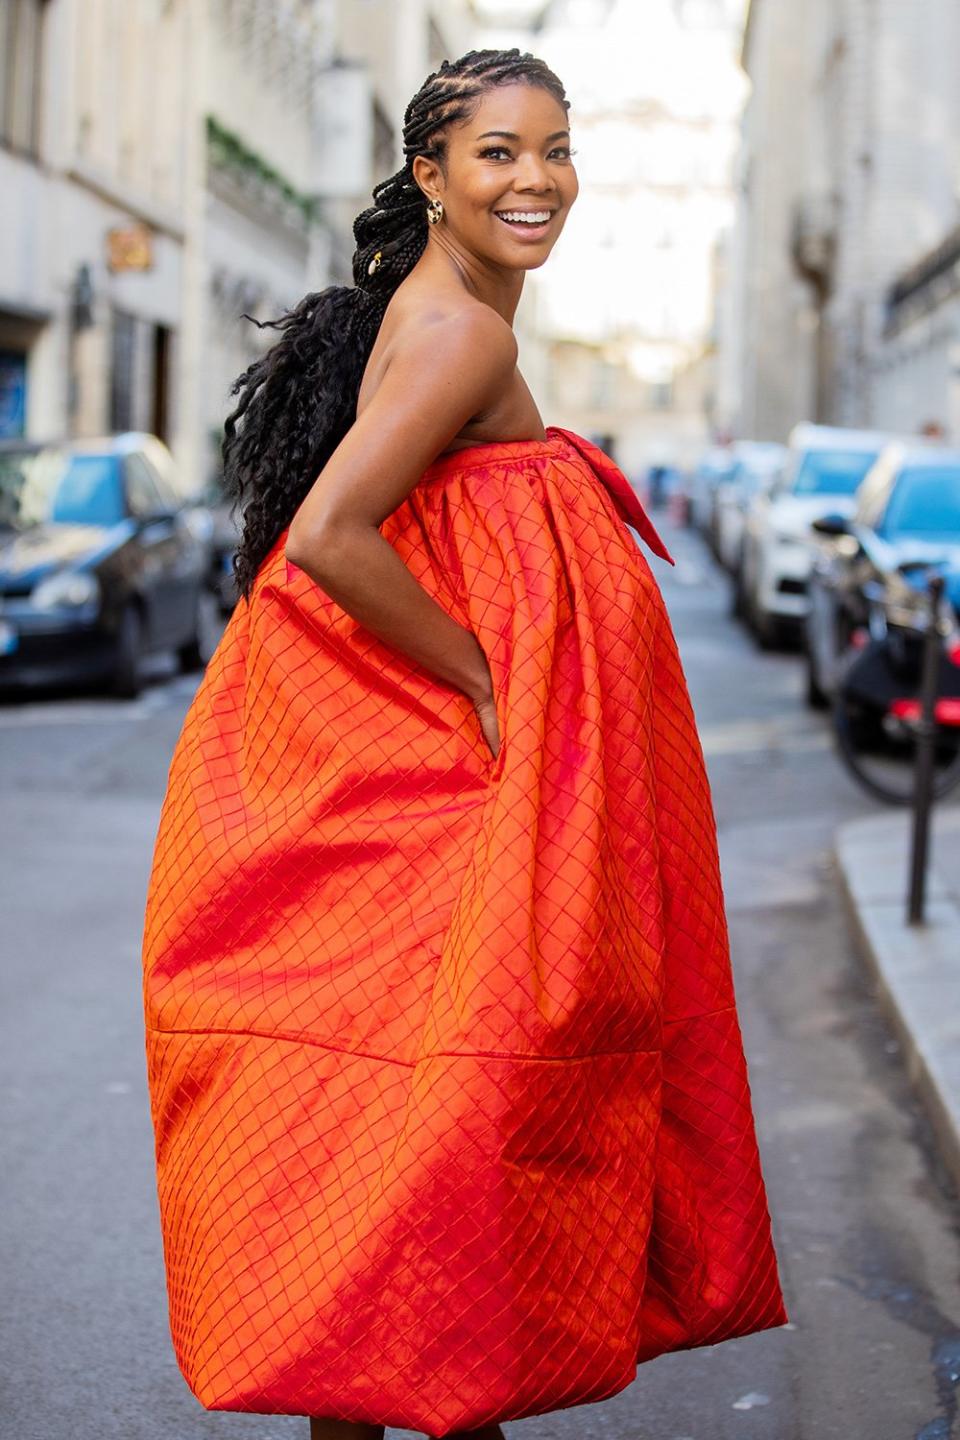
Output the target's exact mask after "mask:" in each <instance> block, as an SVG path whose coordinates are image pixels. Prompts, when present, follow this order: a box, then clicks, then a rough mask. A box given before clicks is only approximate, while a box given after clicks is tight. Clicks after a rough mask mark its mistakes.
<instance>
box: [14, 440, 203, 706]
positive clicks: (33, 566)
mask: <svg viewBox="0 0 960 1440" xmlns="http://www.w3.org/2000/svg"><path fill="white" fill-rule="evenodd" d="M172 472H173V461H172V457H171V456H170V452H169V451H168V450H167V448H166V446H165V445H163V443H162V441H160V440H158V439H157V438H156V437H155V436H152V435H146V434H140V433H132V432H131V433H127V434H123V435H114V436H110V437H108V438H106V439H97V440H71V441H69V442H61V443H57V444H49V445H37V444H27V443H25V442H23V441H7V442H4V443H3V444H2V445H0V687H3V688H4V689H8V688H17V689H20V688H23V687H30V686H34V685H45V684H60V683H71V682H74V681H78V680H95V681H105V682H107V683H108V684H109V686H110V688H111V690H112V692H113V693H114V694H116V695H123V696H133V695H135V694H137V693H138V691H139V689H140V685H141V678H140V661H141V659H142V658H143V657H144V656H145V655H146V654H147V653H149V652H151V651H156V650H162V649H169V650H173V651H175V652H176V655H177V658H178V661H179V664H180V666H181V668H182V669H183V670H186V671H189V670H194V669H198V668H201V667H202V666H203V665H204V663H205V661H206V659H207V658H208V656H209V650H210V648H211V642H212V640H213V629H212V625H213V623H214V622H215V620H216V618H217V612H216V606H215V602H214V600H213V596H212V595H211V592H210V590H209V587H208V584H207V577H208V572H209V568H210V554H211V534H212V522H211V518H210V516H209V514H208V512H207V511H206V510H204V508H203V507H202V506H199V505H197V504H195V503H188V502H187V500H186V499H185V498H184V497H183V496H182V495H180V494H179V493H178V491H177V489H176V487H175V485H174V482H173V479H172Z"/></svg>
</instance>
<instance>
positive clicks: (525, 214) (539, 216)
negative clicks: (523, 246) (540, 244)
mask: <svg viewBox="0 0 960 1440" xmlns="http://www.w3.org/2000/svg"><path fill="white" fill-rule="evenodd" d="M493 213H494V214H495V215H496V217H497V219H498V220H500V221H502V223H503V224H504V225H506V226H507V228H508V229H509V230H512V231H513V233H514V234H515V235H518V236H519V237H520V238H521V239H523V240H539V239H540V238H541V236H543V235H545V234H546V233H547V231H548V230H549V228H550V221H551V220H552V219H553V217H554V215H555V214H556V211H554V210H550V209H548V208H547V207H544V208H543V209H542V210H495V211H494V212H493Z"/></svg>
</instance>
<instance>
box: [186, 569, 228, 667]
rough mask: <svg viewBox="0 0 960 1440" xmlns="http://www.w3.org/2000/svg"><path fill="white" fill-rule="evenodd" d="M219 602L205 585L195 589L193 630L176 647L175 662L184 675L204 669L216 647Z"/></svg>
mask: <svg viewBox="0 0 960 1440" xmlns="http://www.w3.org/2000/svg"><path fill="white" fill-rule="evenodd" d="M219 619H220V604H219V601H218V600H217V597H216V595H214V594H213V592H212V591H211V590H209V589H208V588H207V587H206V586H205V585H201V586H200V587H199V588H198V590H197V602H196V610H195V616H194V631H193V634H192V635H191V636H190V639H189V640H188V641H187V642H186V644H185V645H180V646H179V647H178V648H177V664H178V665H179V667H180V670H181V672H182V673H183V674H184V675H189V674H191V673H192V672H193V671H195V670H205V669H206V667H207V663H208V661H209V659H210V656H211V655H212V654H213V652H214V650H215V649H216V644H217V641H216V633H215V632H216V630H217V629H218V628H219V626H218V621H219Z"/></svg>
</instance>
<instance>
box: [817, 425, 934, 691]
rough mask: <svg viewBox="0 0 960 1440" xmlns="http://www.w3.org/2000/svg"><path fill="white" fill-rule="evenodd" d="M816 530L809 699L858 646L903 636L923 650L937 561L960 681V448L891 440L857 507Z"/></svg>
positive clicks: (829, 686) (829, 687) (831, 682)
mask: <svg viewBox="0 0 960 1440" xmlns="http://www.w3.org/2000/svg"><path fill="white" fill-rule="evenodd" d="M811 533H812V536H813V537H814V538H815V539H816V540H817V542H818V544H817V553H816V555H815V558H814V561H813V566H812V570H811V574H810V580H809V587H808V596H809V609H808V612H807V616H806V622H805V635H804V641H805V643H804V649H805V650H806V655H807V699H808V701H809V703H810V704H811V705H813V706H816V707H822V706H824V705H826V704H828V703H829V700H830V698H831V696H832V695H833V694H834V692H835V689H836V682H837V677H838V674H839V672H840V668H841V663H842V660H843V657H844V656H845V655H847V654H848V652H849V650H850V647H851V646H863V645H864V644H866V643H867V642H868V640H870V639H878V638H882V637H883V636H886V635H888V634H895V635H896V636H897V637H899V639H900V640H901V641H902V643H903V645H905V646H907V647H908V648H909V649H910V651H911V653H912V652H913V651H914V650H916V651H917V652H919V637H920V635H921V634H922V632H923V630H924V628H925V625H926V618H927V615H928V612H929V602H928V599H927V588H926V586H927V570H926V566H927V565H928V564H929V563H931V562H932V563H934V564H935V565H936V568H937V570H938V571H939V572H940V573H941V574H942V575H943V577H944V604H943V615H942V617H941V621H942V624H943V625H944V626H945V628H946V655H947V657H948V660H947V663H948V664H949V665H952V666H955V667H957V680H958V682H960V450H949V449H941V448H940V447H938V446H932V445H929V444H927V445H924V444H919V443H918V444H915V445H909V444H904V443H903V442H896V443H892V444H890V445H887V446H886V447H885V448H884V449H883V450H882V451H881V452H880V455H879V456H878V458H877V460H876V461H875V463H874V464H873V466H872V467H871V469H870V470H869V471H868V473H867V474H866V476H865V477H864V479H863V481H862V483H861V484H860V486H859V487H858V489H857V492H856V496H855V498H854V508H853V511H852V513H850V514H846V515H844V514H840V513H836V514H827V515H823V516H822V517H820V518H819V519H818V520H816V521H815V522H814V523H813V526H812V531H811ZM954 689H955V687H954V686H953V685H950V686H949V690H950V692H951V693H953V691H954Z"/></svg>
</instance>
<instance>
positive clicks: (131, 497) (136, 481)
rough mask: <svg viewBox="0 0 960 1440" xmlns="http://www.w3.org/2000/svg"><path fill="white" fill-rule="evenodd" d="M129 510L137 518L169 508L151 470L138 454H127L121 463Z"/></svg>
mask: <svg viewBox="0 0 960 1440" xmlns="http://www.w3.org/2000/svg"><path fill="white" fill-rule="evenodd" d="M123 469H124V474H125V476H126V481H127V499H128V501H129V503H130V512H131V514H133V515H135V516H136V517H137V519H138V520H148V519H149V518H150V517H151V516H152V515H162V514H166V513H167V511H168V510H169V509H170V507H169V505H167V504H166V503H165V501H164V498H163V496H162V495H161V494H160V491H159V489H158V488H157V483H156V481H155V480H154V478H153V472H152V471H151V470H150V468H149V466H148V465H147V464H146V463H145V462H144V460H143V459H142V457H141V456H139V455H128V456H127V458H126V460H125V461H124V463H123Z"/></svg>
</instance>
